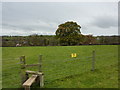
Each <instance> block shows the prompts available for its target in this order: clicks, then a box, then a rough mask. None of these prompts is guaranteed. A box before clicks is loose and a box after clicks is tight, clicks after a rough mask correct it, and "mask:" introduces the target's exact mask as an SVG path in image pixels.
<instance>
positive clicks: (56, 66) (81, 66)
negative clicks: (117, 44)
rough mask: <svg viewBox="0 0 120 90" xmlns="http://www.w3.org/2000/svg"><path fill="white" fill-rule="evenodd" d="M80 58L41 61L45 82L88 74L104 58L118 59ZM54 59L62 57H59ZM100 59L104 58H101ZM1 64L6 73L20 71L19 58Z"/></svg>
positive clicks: (114, 55)
mask: <svg viewBox="0 0 120 90" xmlns="http://www.w3.org/2000/svg"><path fill="white" fill-rule="evenodd" d="M82 56H84V55H79V56H78V57H76V58H71V57H66V55H63V57H66V58H65V59H62V60H61V59H59V60H58V59H54V60H51V61H49V62H45V61H42V63H43V64H42V65H43V66H42V71H43V72H44V73H45V79H46V81H49V82H52V81H54V80H58V79H61V78H65V77H68V76H72V75H75V74H76V75H77V74H80V73H84V72H88V71H90V70H91V69H92V68H93V63H94V64H95V66H96V63H97V61H103V60H106V58H112V57H116V58H117V57H118V55H117V54H114V53H107V54H101V55H96V54H95V61H94V62H93V53H91V55H89V56H86V57H82ZM51 57H54V56H51ZM56 57H62V55H59V56H56ZM102 57H105V58H102ZM44 59H46V58H44ZM2 62H3V65H2V69H3V71H6V70H18V72H19V71H20V64H21V63H20V60H19V58H8V59H3V60H2ZM7 62H8V63H7ZM9 63H10V64H9ZM104 64H105V63H104ZM94 68H96V67H94ZM13 74H14V73H13ZM49 82H48V83H49Z"/></svg>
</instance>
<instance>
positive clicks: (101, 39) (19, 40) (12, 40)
mask: <svg viewBox="0 0 120 90" xmlns="http://www.w3.org/2000/svg"><path fill="white" fill-rule="evenodd" d="M80 39H81V41H80V42H78V43H76V44H73V45H69V44H68V45H67V44H66V43H62V44H61V43H60V41H59V40H58V39H57V38H56V36H55V35H30V36H2V46H3V47H15V46H16V44H21V46H74V45H95V44H100V45H101V44H108V45H113V44H115V45H118V44H120V37H119V36H96V37H94V36H92V35H84V36H83V35H82V36H81V37H80Z"/></svg>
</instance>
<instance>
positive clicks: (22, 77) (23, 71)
mask: <svg viewBox="0 0 120 90" xmlns="http://www.w3.org/2000/svg"><path fill="white" fill-rule="evenodd" d="M20 64H21V79H22V80H21V84H23V83H24V82H25V81H26V80H27V79H28V78H29V76H28V74H27V73H25V68H26V67H25V64H26V61H25V56H21V57H20Z"/></svg>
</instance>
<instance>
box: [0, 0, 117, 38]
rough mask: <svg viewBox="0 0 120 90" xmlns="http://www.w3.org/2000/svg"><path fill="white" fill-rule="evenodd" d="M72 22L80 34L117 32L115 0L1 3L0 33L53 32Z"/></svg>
mask: <svg viewBox="0 0 120 90" xmlns="http://www.w3.org/2000/svg"><path fill="white" fill-rule="evenodd" d="M66 21H75V22H77V23H78V24H79V25H81V27H82V28H81V32H82V34H93V35H95V36H96V35H118V26H117V24H118V3H117V2H76V3H75V2H3V3H2V34H1V35H30V34H35V33H37V34H45V35H46V34H47V35H54V34H55V31H56V29H57V27H58V25H59V24H61V23H64V22H66Z"/></svg>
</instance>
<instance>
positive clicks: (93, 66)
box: [91, 51, 95, 71]
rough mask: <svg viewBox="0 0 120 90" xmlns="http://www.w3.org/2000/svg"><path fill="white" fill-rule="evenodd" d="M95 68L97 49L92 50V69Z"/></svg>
mask: <svg viewBox="0 0 120 90" xmlns="http://www.w3.org/2000/svg"><path fill="white" fill-rule="evenodd" d="M94 70H95V51H93V52H92V69H91V71H94Z"/></svg>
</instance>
